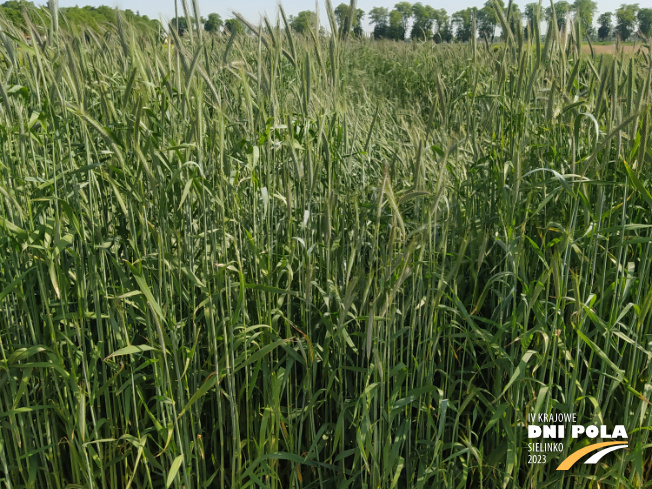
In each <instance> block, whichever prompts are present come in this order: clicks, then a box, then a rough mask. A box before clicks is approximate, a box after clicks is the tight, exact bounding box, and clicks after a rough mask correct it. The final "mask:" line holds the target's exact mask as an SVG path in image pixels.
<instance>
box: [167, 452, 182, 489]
mask: <svg viewBox="0 0 652 489" xmlns="http://www.w3.org/2000/svg"><path fill="white" fill-rule="evenodd" d="M182 463H183V455H179V456H178V457H177V458H175V459H174V462H172V466H171V467H170V472H168V479H167V482H166V483H165V487H166V489H167V488H169V487H170V486H171V485H172V483H173V482H174V479H175V478H176V476H177V473H178V472H179V469H180V468H181V464H182Z"/></svg>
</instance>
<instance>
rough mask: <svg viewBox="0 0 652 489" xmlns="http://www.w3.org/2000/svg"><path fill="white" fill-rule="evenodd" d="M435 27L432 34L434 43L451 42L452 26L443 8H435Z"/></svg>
mask: <svg viewBox="0 0 652 489" xmlns="http://www.w3.org/2000/svg"><path fill="white" fill-rule="evenodd" d="M436 22H437V27H436V31H435V34H434V35H433V36H432V38H433V40H434V41H435V42H436V43H438V44H439V43H441V42H451V41H452V40H453V27H452V25H451V19H450V17H449V16H448V14H447V13H446V10H445V9H443V8H442V9H439V10H437V21H436Z"/></svg>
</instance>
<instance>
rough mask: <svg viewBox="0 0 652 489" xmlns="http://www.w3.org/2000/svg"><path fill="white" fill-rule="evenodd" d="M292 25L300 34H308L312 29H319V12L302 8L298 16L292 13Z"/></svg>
mask: <svg viewBox="0 0 652 489" xmlns="http://www.w3.org/2000/svg"><path fill="white" fill-rule="evenodd" d="M290 27H292V29H293V30H294V31H296V32H298V33H299V34H307V33H308V31H310V30H317V27H318V19H317V14H316V13H315V12H313V11H312V10H302V11H301V12H299V13H298V14H297V15H296V16H294V15H290Z"/></svg>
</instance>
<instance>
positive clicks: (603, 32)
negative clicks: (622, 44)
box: [598, 12, 613, 41]
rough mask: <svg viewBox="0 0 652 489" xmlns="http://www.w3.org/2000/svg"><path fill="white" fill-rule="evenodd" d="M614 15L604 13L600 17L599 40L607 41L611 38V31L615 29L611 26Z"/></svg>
mask: <svg viewBox="0 0 652 489" xmlns="http://www.w3.org/2000/svg"><path fill="white" fill-rule="evenodd" d="M612 15H613V14H612V13H611V12H604V13H603V14H601V15H600V17H598V24H600V27H599V28H598V40H600V41H606V40H607V39H608V38H609V34H611V29H612V28H613V26H612V24H611V16H612Z"/></svg>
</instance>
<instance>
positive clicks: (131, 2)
mask: <svg viewBox="0 0 652 489" xmlns="http://www.w3.org/2000/svg"><path fill="white" fill-rule="evenodd" d="M331 1H332V4H333V7H335V6H336V5H338V4H340V3H342V2H343V1H344V3H347V4H348V3H349V2H348V1H345V0H331ZM398 1H400V0H393V1H392V0H390V1H388V0H358V2H357V7H358V8H360V9H362V10H364V11H365V12H368V11H369V10H371V9H372V8H373V7H386V8H388V9H390V10H391V9H392V7H393V6H394V4H396V3H397V2H398ZM408 1H410V3H416V1H418V0H408ZM420 1H421V3H423V4H424V5H431V6H433V7H435V8H444V9H446V11H447V12H448V14H449V15H450V14H452V13H454V12H457V11H458V10H462V9H465V8H466V7H482V5H484V3H485V1H486V0H436V1H429V0H420ZM504 1H505V4H507V2H508V0H504ZM532 1H535V0H518V1H516V3H517V4H518V6H519V7H521V10H523V7H524V6H525V4H526V3H530V2H532ZM567 1H568V2H569V3H573V0H567ZM647 1H648V0H644V1H640V0H596V3H597V4H598V12H599V13H601V12H606V11H610V12H614V11H615V10H616V9H617V8H618V7H619V6H620V4H621V3H637V2H640V3H639V5H641V6H645V4H646V3H647ZM187 2H188V6H189V8H191V9H192V0H187ZM198 2H199V10H200V12H201V15H203V16H207V15H208V14H209V13H211V12H217V13H218V14H220V16H221V17H222V18H223V19H227V18H230V17H232V12H233V11H236V12H239V13H241V14H242V15H244V17H245V18H246V19H248V20H250V21H252V22H253V23H254V24H258V21H259V20H260V18H261V15H264V14H267V15H268V16H269V17H270V18H271V19H276V11H277V5H278V3H277V2H275V1H269V0H268V1H265V0H239V1H238V0H198ZM35 3H37V4H41V5H42V4H45V3H46V0H40V1H39V0H37V1H36V2H35ZM281 3H282V5H283V8H284V9H285V13H286V14H287V15H292V14H296V13H297V12H300V11H301V10H314V9H315V3H314V2H310V1H300V0H285V1H283V2H281ZM325 3H326V2H325V1H319V11H320V13H319V17H320V20H321V22H322V24H324V25H328V20H327V18H326V11H325V9H324V5H325ZM75 5H78V6H80V7H81V6H83V5H93V6H100V5H107V6H109V7H119V8H121V9H131V10H133V11H134V12H135V11H139V12H140V13H141V15H142V14H144V15H147V16H149V17H153V18H155V19H159V18H163V19H164V20H165V19H171V18H172V17H174V0H59V6H60V7H74V6H75ZM178 5H179V11H180V12H182V9H183V7H182V0H178ZM542 5H543V6H544V7H547V6H549V5H550V0H542ZM596 19H597V15H596ZM364 27H365V29H366V30H370V28H369V24H368V23H367V22H366V19H365V22H364Z"/></svg>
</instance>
